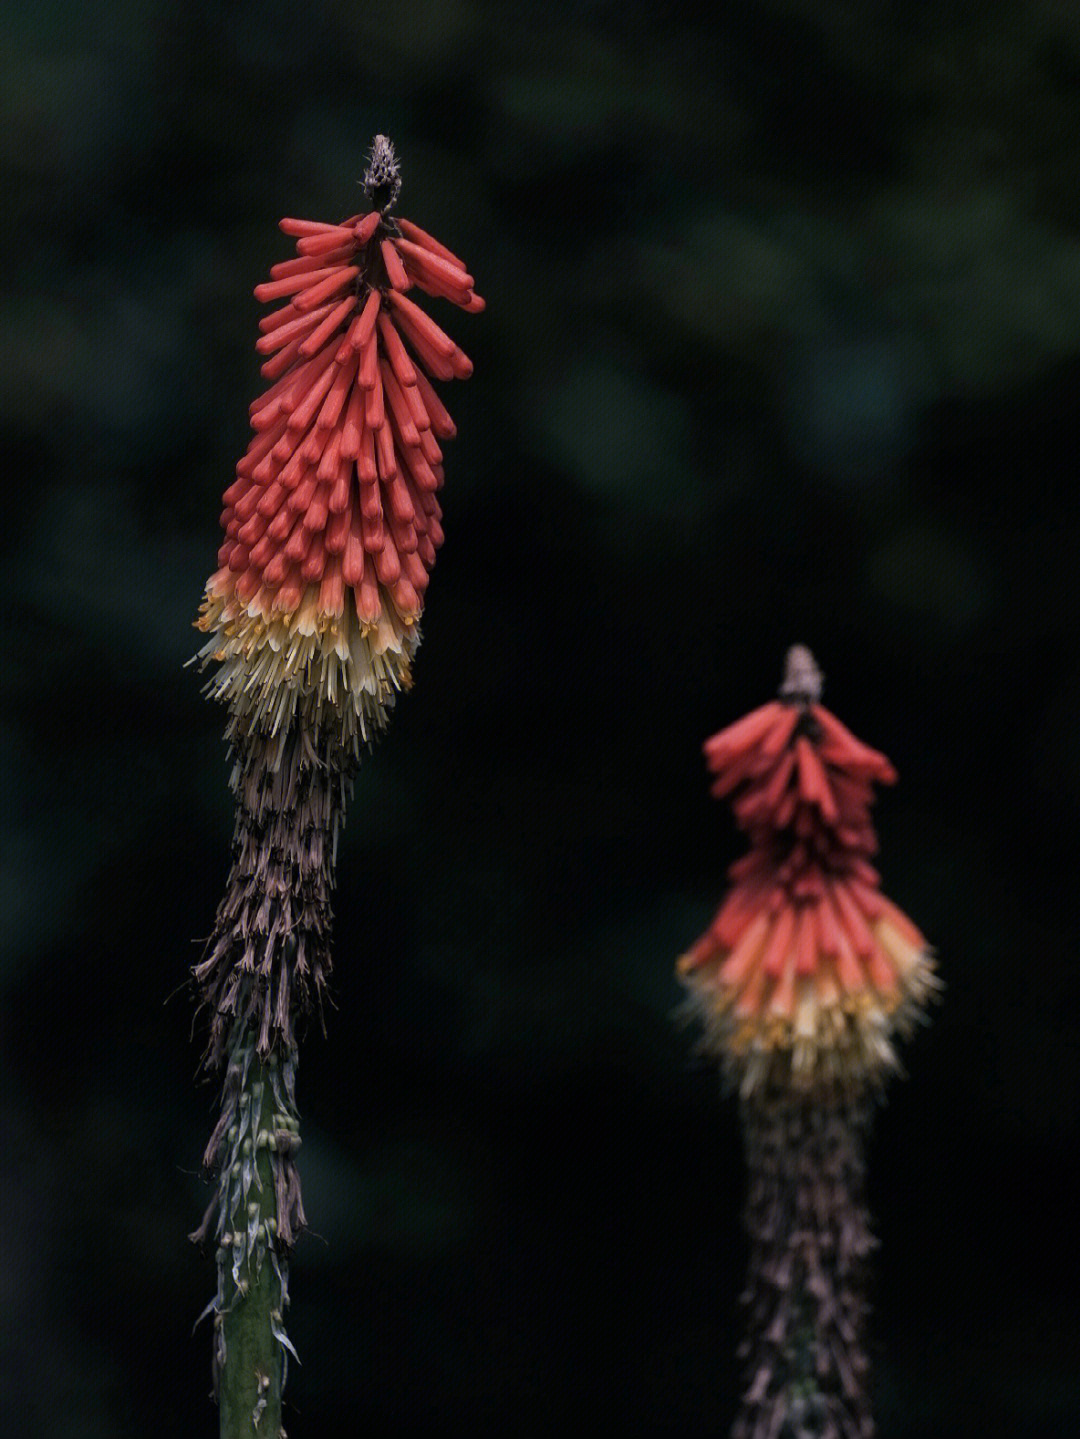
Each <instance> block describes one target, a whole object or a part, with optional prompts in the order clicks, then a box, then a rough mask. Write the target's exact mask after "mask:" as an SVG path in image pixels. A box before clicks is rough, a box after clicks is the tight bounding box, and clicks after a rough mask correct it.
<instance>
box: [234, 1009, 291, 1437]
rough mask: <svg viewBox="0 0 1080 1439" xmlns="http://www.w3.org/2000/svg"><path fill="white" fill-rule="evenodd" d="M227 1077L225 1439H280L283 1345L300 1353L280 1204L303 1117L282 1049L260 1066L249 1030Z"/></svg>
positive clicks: (240, 1041) (237, 1045)
mask: <svg viewBox="0 0 1080 1439" xmlns="http://www.w3.org/2000/svg"><path fill="white" fill-rule="evenodd" d="M229 1074H230V1075H231V1076H232V1083H231V1085H230V1082H229V1080H227V1081H226V1098H225V1103H226V1108H227V1113H228V1128H227V1130H226V1132H225V1134H224V1136H223V1137H224V1139H225V1157H224V1158H223V1160H222V1164H221V1169H220V1174H219V1180H218V1250H217V1262H218V1292H217V1298H216V1301H215V1304H214V1308H215V1310H216V1315H215V1325H216V1327H217V1330H218V1334H217V1342H216V1344H215V1367H216V1376H217V1390H218V1402H219V1405H220V1412H221V1439H279V1436H280V1435H281V1434H282V1433H283V1431H282V1427H281V1393H282V1389H283V1387H284V1383H285V1374H286V1366H287V1358H286V1351H287V1350H288V1351H289V1352H293V1353H295V1351H293V1350H292V1346H291V1344H290V1342H289V1340H288V1337H287V1336H286V1334H285V1327H284V1318H283V1311H284V1309H285V1306H286V1304H287V1303H288V1259H287V1243H283V1242H282V1236H281V1234H280V1232H279V1214H278V1205H279V1203H280V1202H281V1200H282V1198H283V1197H284V1196H285V1195H286V1193H287V1189H288V1184H287V1176H288V1171H289V1169H290V1167H291V1164H292V1159H291V1156H292V1155H293V1154H294V1153H295V1151H296V1149H297V1147H298V1146H299V1136H298V1133H297V1130H298V1128H299V1124H298V1121H297V1118H296V1112H295V1105H294V1104H293V1102H292V1093H291V1089H292V1084H291V1066H286V1067H285V1073H284V1074H283V1073H282V1066H280V1065H279V1064H278V1062H277V1057H276V1055H275V1056H272V1057H271V1059H270V1061H269V1062H268V1063H266V1064H264V1063H262V1062H261V1061H260V1060H259V1059H258V1057H257V1056H256V1054H255V1046H254V1041H253V1039H252V1037H251V1034H250V1032H246V1033H243V1034H241V1035H240V1036H239V1037H238V1039H237V1041H236V1043H235V1045H234V1046H233V1047H232V1058H231V1063H230V1067H229ZM286 1224H287V1220H286ZM286 1238H288V1235H286Z"/></svg>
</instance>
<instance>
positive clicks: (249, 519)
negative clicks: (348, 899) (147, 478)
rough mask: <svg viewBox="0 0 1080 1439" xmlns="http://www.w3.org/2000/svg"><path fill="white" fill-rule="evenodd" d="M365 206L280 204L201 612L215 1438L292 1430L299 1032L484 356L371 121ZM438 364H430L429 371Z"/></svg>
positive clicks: (414, 624)
mask: <svg viewBox="0 0 1080 1439" xmlns="http://www.w3.org/2000/svg"><path fill="white" fill-rule="evenodd" d="M363 185H364V190H365V193H366V195H367V198H368V201H369V204H370V207H371V208H370V209H369V211H368V213H367V214H364V215H350V216H349V217H348V218H347V219H344V220H342V221H341V222H340V223H337V224H326V223H324V222H322V221H318V220H305V219H291V218H290V219H285V220H282V221H281V229H282V230H283V231H284V232H285V233H286V234H287V235H290V236H292V237H293V239H294V240H295V241H296V255H295V257H293V258H290V259H287V260H282V261H280V262H279V263H278V264H275V265H273V266H272V267H271V270H270V278H269V280H267V281H266V282H265V283H264V284H261V285H258V286H257V287H256V289H255V295H256V298H257V299H259V300H261V301H265V302H266V303H268V304H271V305H272V306H273V307H274V308H273V309H272V311H271V312H270V314H268V315H266V316H265V317H264V318H263V319H262V320H261V321H260V323H259V339H258V340H257V341H256V345H255V348H256V351H257V353H258V354H259V355H260V356H261V357H262V366H261V368H262V374H263V377H264V379H265V380H266V382H267V387H266V389H265V391H264V392H263V394H262V395H260V396H259V398H258V399H256V400H254V401H253V402H252V404H251V406H250V411H249V413H250V421H251V429H252V437H251V441H250V443H249V445H248V448H247V453H246V454H245V455H244V456H243V457H242V458H241V460H240V461H239V463H238V464H237V466H236V477H235V479H234V480H233V482H232V483H231V484H230V485H229V486H228V487H227V488H226V490H225V494H224V502H223V509H222V514H221V527H222V529H223V531H224V541H223V543H222V546H221V548H220V550H219V552H218V566H219V568H218V569H217V571H216V572H215V573H214V574H213V575H211V577H210V579H209V581H208V582H207V585H206V593H205V596H204V599H203V603H202V608H201V611H200V616H199V619H198V621H197V624H198V627H199V628H200V629H201V630H203V631H205V632H206V633H207V634H208V636H209V639H208V641H207V643H206V645H205V646H204V648H203V649H202V651H201V652H200V658H201V659H202V662H203V664H204V665H205V664H209V663H211V662H214V663H216V664H217V665H218V669H217V670H216V672H215V674H214V675H213V677H212V679H211V681H210V683H209V685H208V686H207V689H208V691H209V692H210V694H211V695H212V696H214V697H215V698H218V699H221V700H223V701H224V702H225V703H226V704H227V706H228V711H229V721H228V727H227V731H226V733H227V736H228V739H229V742H230V748H231V751H232V756H233V759H234V765H233V771H232V777H231V780H230V784H231V788H232V791H233V795H234V796H235V799H236V822H235V828H234V833H233V852H232V865H231V868H230V872H229V879H228V885H227V888H226V892H225V897H224V899H223V900H222V902H221V904H220V905H219V906H218V910H217V914H216V916H215V920H214V928H213V931H212V933H211V935H210V938H209V939H208V941H207V944H206V948H205V952H204V954H203V957H202V959H201V960H200V962H199V963H198V964H196V965H195V966H194V967H193V971H192V973H193V978H194V981H195V986H196V989H197V992H198V997H199V1000H200V1003H201V1005H202V1007H204V1008H205V1009H206V1011H207V1012H208V1014H209V1038H208V1042H207V1048H206V1055H205V1059H204V1066H205V1068H206V1069H207V1070H208V1071H211V1072H213V1071H217V1072H221V1071H224V1083H223V1089H222V1107H221V1113H220V1117H219V1119H218V1123H217V1125H216V1126H215V1129H214V1131H213V1134H212V1136H211V1140H210V1143H209V1145H208V1146H207V1149H206V1154H205V1163H206V1166H207V1167H208V1168H209V1169H212V1170H217V1186H216V1192H215V1195H214V1198H213V1200H212V1202H211V1204H210V1206H209V1208H208V1209H207V1211H206V1215H205V1217H204V1219H203V1222H202V1224H200V1226H199V1228H198V1229H197V1230H196V1231H195V1233H194V1235H193V1236H192V1237H193V1238H194V1239H196V1240H197V1241H199V1242H200V1243H202V1242H206V1241H208V1240H210V1238H211V1237H213V1238H214V1239H215V1240H216V1258H217V1266H218V1287H217V1293H216V1295H215V1297H214V1299H213V1300H212V1301H211V1303H210V1304H209V1305H208V1307H207V1313H212V1314H213V1315H214V1372H215V1392H216V1393H217V1394H218V1395H219V1399H220V1404H221V1432H222V1434H223V1435H225V1434H228V1435H230V1436H232V1435H239V1434H241V1433H243V1434H251V1433H254V1430H255V1429H259V1432H260V1433H267V1434H271V1435H277V1434H278V1433H284V1430H282V1429H281V1390H282V1387H283V1385H284V1381H285V1373H286V1367H287V1361H288V1356H289V1355H290V1354H292V1355H293V1356H294V1357H295V1350H294V1349H293V1347H292V1343H291V1341H290V1340H289V1338H288V1336H287V1334H286V1333H285V1330H284V1327H283V1326H284V1319H283V1314H284V1310H285V1308H286V1306H287V1305H288V1302H289V1288H288V1279H289V1255H290V1251H291V1249H292V1245H293V1243H294V1242H295V1240H296V1238H297V1236H298V1234H299V1233H300V1232H301V1231H302V1230H303V1229H304V1228H305V1226H306V1219H305V1215H304V1206H303V1202H302V1198H301V1192H300V1175H299V1169H298V1165H297V1151H298V1149H299V1146H300V1136H299V1114H298V1111H297V1107H296V1083H295V1082H296V1068H297V1062H298V1055H299V1047H298V1040H299V1035H300V1031H301V1028H302V1025H303V1022H304V1021H305V1020H306V1019H307V1018H308V1017H309V1016H310V1014H311V1013H312V1012H313V1011H319V1012H320V1013H321V1011H322V1007H323V999H324V996H325V992H326V986H327V983H328V979H329V974H330V967H331V950H330V939H331V924H332V900H333V888H334V870H335V865H336V856H337V840H338V834H339V831H340V829H341V826H342V824H343V823H344V816H345V806H346V802H347V799H348V796H349V792H350V789H351V786H352V781H353V778H354V776H355V774H356V769H357V766H358V764H359V760H360V756H361V749H362V746H363V743H364V742H365V741H368V740H371V739H372V738H373V737H374V735H375V734H376V733H377V732H378V731H379V730H381V729H382V727H383V726H384V725H385V724H386V722H387V719H388V717H389V712H390V708H391V706H392V704H393V702H394V697H395V695H396V693H397V691H398V690H400V689H404V688H405V687H406V686H407V685H408V684H409V682H410V666H411V662H412V658H413V655H414V654H415V651H416V647H417V645H418V643H419V639H420V631H419V624H418V621H419V619H420V614H421V610H422V607H423V601H424V595H425V592H426V590H427V586H428V580H429V578H430V573H431V567H432V565H433V564H434V561H435V552H436V550H437V549H438V547H439V546H440V545H441V544H442V539H443V531H442V524H441V521H442V511H441V509H440V507H439V499H438V490H439V488H440V487H441V485H442V482H443V466H442V458H443V455H442V450H441V448H440V445H439V442H440V441H444V440H446V439H449V438H450V437H451V436H452V435H453V434H454V426H453V422H452V421H451V420H450V416H449V415H448V414H447V411H446V409H445V407H444V406H443V404H442V402H441V400H439V398H438V396H437V395H436V394H435V390H434V388H433V385H432V380H449V379H455V378H456V379H460V378H464V377H465V376H467V375H468V374H470V373H471V371H472V364H471V362H470V361H469V360H468V359H467V358H466V357H465V355H464V354H462V352H461V350H459V349H458V347H457V344H456V342H455V341H454V340H453V339H451V338H450V336H449V335H448V334H446V333H445V332H444V331H443V330H442V329H441V328H440V326H438V325H436V323H435V322H434V320H432V319H431V317H430V316H429V315H427V314H426V312H425V311H424V310H422V309H421V308H420V307H419V306H418V305H416V304H415V303H414V301H413V300H412V299H410V298H408V295H407V292H408V291H410V290H412V289H414V288H415V289H416V290H418V291H423V292H424V293H426V294H429V295H434V296H438V297H441V298H445V299H448V300H450V301H452V302H453V303H454V304H456V305H458V306H459V308H461V309H463V310H467V311H469V312H470V313H476V312H477V311H478V310H480V309H482V308H483V302H482V301H481V300H480V299H479V297H478V296H477V295H476V292H475V290H474V289H473V283H474V282H473V277H472V276H471V275H470V274H469V273H468V272H467V271H466V269H465V266H464V265H463V264H462V263H461V262H460V261H458V260H457V259H456V258H455V257H454V256H453V255H452V254H451V252H450V251H449V250H447V249H445V247H444V246H442V245H440V244H439V243H438V242H437V241H435V240H433V239H432V238H431V236H429V235H427V234H426V233H425V232H424V231H422V230H420V229H419V227H417V226H409V225H408V222H407V221H398V220H397V219H396V218H394V217H393V216H392V215H391V211H392V209H393V207H394V205H395V204H396V202H397V199H398V196H399V193H400V190H401V174H400V169H399V166H398V162H397V157H396V156H395V154H394V149H393V146H392V145H391V144H390V142H389V140H387V139H386V137H385V136H384V135H377V136H376V137H375V141H374V143H373V145H372V150H371V160H370V163H369V165H368V168H367V172H366V174H365V176H364V181H363ZM429 376H430V378H429Z"/></svg>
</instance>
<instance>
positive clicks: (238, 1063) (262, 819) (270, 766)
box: [192, 730, 354, 1439]
mask: <svg viewBox="0 0 1080 1439" xmlns="http://www.w3.org/2000/svg"><path fill="white" fill-rule="evenodd" d="M235 750H236V765H235V768H234V772H233V780H232V786H233V790H234V793H235V794H236V797H237V816H236V831H235V836H234V841H233V864H232V869H231V872H230V875H229V884H228V887H227V890H226V894H225V898H224V899H223V900H222V902H221V904H220V906H219V907H218V914H217V919H216V922H215V927H214V933H213V935H212V936H211V938H210V941H209V943H208V945H207V953H206V957H205V958H204V959H203V960H202V962H201V963H200V964H199V965H198V966H197V967H196V969H195V978H196V981H197V983H198V985H199V990H200V993H201V996H202V998H203V1001H204V1003H205V1004H206V1006H207V1008H208V1009H209V1010H210V1014H211V1024H210V1041H209V1045H208V1049H207V1056H206V1065H207V1067H208V1068H210V1069H217V1070H219V1071H220V1070H221V1069H224V1071H225V1079H224V1085H223V1089H222V1104H221V1113H220V1116H219V1119H218V1122H217V1125H216V1126H215V1129H214V1133H213V1135H212V1136H211V1138H210V1142H209V1144H208V1145H207V1149H206V1154H205V1156H204V1163H205V1164H206V1167H207V1168H208V1169H210V1170H212V1171H216V1172H217V1189H216V1194H215V1197H214V1200H213V1201H212V1203H211V1205H210V1208H209V1210H208V1211H207V1213H206V1216H205V1218H204V1219H203V1222H202V1224H201V1225H200V1227H199V1229H198V1230H197V1231H196V1232H195V1234H194V1235H193V1236H192V1237H193V1238H194V1239H196V1240H197V1241H199V1242H207V1241H208V1240H209V1239H210V1238H211V1236H212V1235H213V1236H214V1237H215V1238H216V1241H217V1265H218V1284H217V1293H216V1295H215V1297H214V1299H213V1300H212V1301H211V1303H210V1305H209V1306H208V1309H207V1312H209V1313H212V1314H213V1315H214V1326H215V1335H214V1385H215V1392H216V1393H217V1396H218V1400H219V1403H220V1406H221V1436H222V1439H265V1436H267V1435H269V1436H270V1439H279V1434H280V1432H281V1392H282V1389H283V1387H284V1382H285V1373H286V1368H287V1355H288V1354H290V1353H294V1351H293V1349H292V1346H291V1344H290V1342H289V1339H288V1337H287V1336H286V1333H285V1327H284V1312H285V1307H286V1305H287V1304H288V1258H289V1254H290V1251H291V1249H292V1246H293V1244H294V1242H295V1240H296V1238H297V1236H298V1235H299V1234H300V1232H301V1231H302V1230H303V1228H304V1226H305V1223H306V1220H305V1217H304V1210H303V1203H302V1200H301V1196H300V1180H299V1175H298V1173H297V1169H296V1164H295V1155H296V1150H297V1149H298V1148H299V1144H300V1138H299V1119H298V1116H297V1111H296V1102H295V1076H296V1053H297V1050H296V1030H297V1026H298V1024H299V1023H300V1021H301V1020H302V1019H303V1017H304V1016H305V1014H307V1013H308V1012H310V1010H311V1008H312V1007H313V1004H314V1003H317V1002H318V1000H319V999H320V998H321V994H322V990H323V987H324V985H325V982H326V976H327V974H328V972H329V969H330V952H329V946H330V924H331V912H330V896H331V893H332V889H333V869H334V849H335V845H336V838H337V832H338V828H339V826H340V823H341V819H342V815H343V813H344V802H345V796H346V793H347V789H348V785H349V781H350V779H351V774H352V769H353V767H354V764H353V759H352V757H351V756H350V755H348V754H347V753H346V752H345V751H344V750H343V748H342V746H341V745H340V744H339V743H328V742H324V743H323V744H322V745H320V746H318V747H316V745H315V744H314V743H313V742H312V741H311V740H310V738H308V737H307V736H306V735H304V734H302V733H298V732H297V731H295V730H292V731H289V732H287V733H286V734H285V735H284V736H282V737H280V738H278V739H276V740H273V741H270V740H267V739H265V738H263V737H260V736H248V737H245V738H244V739H242V740H237V741H236V742H235ZM215 1214H216V1223H215Z"/></svg>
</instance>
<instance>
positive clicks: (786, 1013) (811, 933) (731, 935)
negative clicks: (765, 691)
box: [679, 645, 936, 1093]
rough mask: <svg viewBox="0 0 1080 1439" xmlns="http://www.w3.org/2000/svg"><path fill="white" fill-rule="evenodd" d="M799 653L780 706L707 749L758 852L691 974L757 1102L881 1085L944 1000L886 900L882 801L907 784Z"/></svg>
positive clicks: (757, 713)
mask: <svg viewBox="0 0 1080 1439" xmlns="http://www.w3.org/2000/svg"><path fill="white" fill-rule="evenodd" d="M820 693H821V673H820V671H819V670H818V668H817V665H816V664H815V662H814V659H813V656H812V655H811V654H810V652H809V651H808V650H807V649H805V648H804V647H803V646H801V645H797V646H795V647H794V648H793V649H792V650H791V651H790V653H789V655H788V661H787V668H786V673H785V680H784V685H783V686H782V688H781V691H780V698H779V699H778V700H775V701H773V702H772V703H770V704H766V705H763V706H762V707H761V708H760V709H757V710H754V711H753V713H751V714H749V715H747V716H746V717H745V718H744V719H741V720H739V721H737V722H736V723H735V724H733V725H730V726H729V727H728V728H727V729H725V730H722V731H721V732H720V733H719V734H717V735H714V736H713V737H712V739H710V740H708V741H706V744H705V747H704V748H705V756H706V760H707V762H708V765H709V768H710V770H711V771H712V772H713V774H714V775H715V776H716V779H715V780H714V782H713V785H712V793H713V794H714V795H716V796H718V797H730V802H731V806H732V809H733V811H734V813H735V817H736V820H737V822H738V824H739V826H740V828H741V829H743V830H744V831H745V832H746V834H747V836H748V838H749V840H750V850H749V852H748V853H747V854H746V855H744V856H743V858H742V859H740V860H737V861H736V862H735V864H733V865H732V866H731V869H730V870H729V875H730V878H731V880H732V888H731V890H730V892H729V894H728V896H727V898H726V899H725V901H724V903H723V905H722V906H721V908H720V910H719V912H718V913H717V915H716V917H715V919H714V920H713V922H712V924H711V925H710V926H709V928H708V930H707V931H706V932H705V933H704V934H703V935H702V936H701V938H700V939H698V940H697V941H696V942H695V943H694V944H693V945H692V946H691V948H690V949H689V951H688V952H687V953H686V954H685V955H683V957H682V959H681V960H680V961H679V973H680V976H681V978H682V979H683V980H684V982H685V983H686V984H687V985H688V987H689V989H690V990H691V993H692V996H693V999H694V1002H695V1005H696V1007H697V1009H698V1010H699V1012H700V1013H701V1015H702V1017H703V1019H704V1020H705V1023H706V1028H707V1035H708V1040H707V1042H708V1043H709V1044H710V1046H711V1047H712V1048H714V1049H715V1050H716V1051H717V1052H718V1053H720V1054H722V1055H723V1057H724V1059H725V1061H726V1063H727V1065H728V1067H729V1069H730V1070H731V1071H732V1072H733V1073H734V1074H735V1075H736V1076H737V1078H738V1079H739V1081H740V1084H741V1087H742V1089H743V1091H744V1093H748V1092H749V1091H751V1090H753V1089H755V1088H756V1087H757V1086H759V1085H760V1084H761V1082H762V1081H763V1080H765V1079H766V1078H779V1079H784V1080H786V1082H788V1083H794V1084H795V1085H796V1086H798V1087H811V1086H814V1085H817V1084H820V1083H828V1082H833V1081H836V1080H840V1081H843V1082H844V1083H845V1084H851V1083H855V1084H857V1083H860V1082H861V1081H862V1080H863V1079H866V1078H874V1077H877V1076H879V1075H880V1074H881V1072H882V1071H883V1070H884V1069H885V1068H887V1067H889V1066H891V1065H894V1064H895V1056H894V1052H893V1047H892V1043H891V1037H892V1034H893V1033H894V1032H895V1031H897V1030H901V1031H902V1030H904V1029H906V1028H907V1027H908V1026H909V1025H910V1022H911V1020H912V1018H913V1017H914V1016H915V1014H917V1013H918V1012H919V1009H920V1006H921V1003H922V1001H923V1000H924V998H925V997H926V995H927V994H928V993H929V992H930V991H931V990H932V989H933V988H935V987H936V980H935V977H934V974H933V966H932V960H931V957H930V953H929V948H928V946H927V943H926V940H925V939H924V938H923V936H922V934H920V932H919V930H918V929H916V927H915V926H914V925H913V924H912V922H911V921H910V920H909V919H908V918H907V916H906V915H905V914H903V913H902V912H901V910H899V909H898V908H897V907H896V905H895V904H893V903H892V901H891V900H889V899H886V897H885V896H884V895H883V894H882V893H881V892H880V889H879V876H878V873H877V870H876V869H875V868H874V866H873V865H872V864H871V856H873V854H874V853H875V851H876V850H877V839H876V836H875V834H874V828H873V824H872V822H871V818H870V807H871V805H872V803H873V785H874V784H875V783H879V784H891V783H893V782H894V781H895V779H896V773H895V771H894V770H893V768H892V766H891V765H890V764H889V761H888V760H887V759H886V758H885V756H884V755H882V754H879V753H878V752H877V751H876V750H873V749H870V748H869V747H868V746H867V745H864V744H863V743H862V742H861V741H860V740H858V739H856V738H855V736H854V735H853V734H852V733H851V732H850V731H849V730H848V729H846V728H845V726H844V725H842V724H841V723H840V721H839V720H838V719H836V717H835V716H834V715H832V714H830V713H829V711H828V710H827V709H825V708H824V707H823V706H822V705H821V703H820Z"/></svg>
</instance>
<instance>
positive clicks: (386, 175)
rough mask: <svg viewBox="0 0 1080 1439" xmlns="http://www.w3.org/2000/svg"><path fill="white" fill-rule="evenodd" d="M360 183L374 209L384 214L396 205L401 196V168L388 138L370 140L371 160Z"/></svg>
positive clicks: (378, 137)
mask: <svg viewBox="0 0 1080 1439" xmlns="http://www.w3.org/2000/svg"><path fill="white" fill-rule="evenodd" d="M361 183H362V184H363V186H364V191H365V193H366V194H367V197H368V199H369V200H370V201H371V204H372V207H373V208H374V209H376V210H380V211H382V212H383V213H384V214H385V213H386V211H387V210H389V209H392V208H393V206H394V205H395V204H396V203H397V197H398V196H399V195H400V194H401V167H400V165H399V164H398V158H397V155H396V154H395V153H394V147H393V145H392V144H391V143H390V140H389V137H388V136H386V135H376V136H375V138H374V140H372V142H371V158H370V160H369V161H368V167H367V169H366V170H365V171H364V178H363V181H362V182H361Z"/></svg>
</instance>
